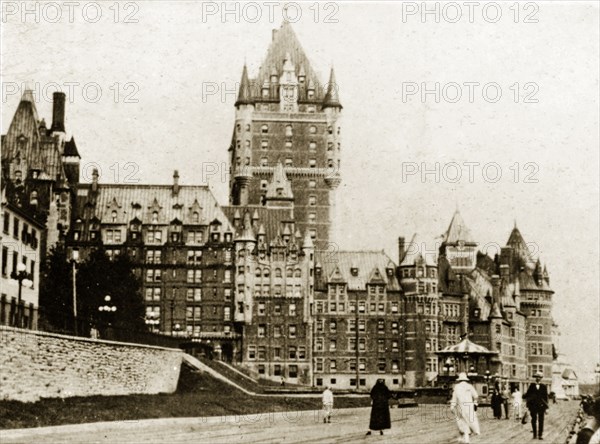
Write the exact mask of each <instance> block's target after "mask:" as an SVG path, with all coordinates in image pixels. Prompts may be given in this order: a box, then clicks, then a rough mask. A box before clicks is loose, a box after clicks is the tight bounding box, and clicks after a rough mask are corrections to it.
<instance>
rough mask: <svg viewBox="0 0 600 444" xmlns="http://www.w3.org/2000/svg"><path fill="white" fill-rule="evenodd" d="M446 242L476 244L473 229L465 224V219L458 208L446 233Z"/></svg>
mask: <svg viewBox="0 0 600 444" xmlns="http://www.w3.org/2000/svg"><path fill="white" fill-rule="evenodd" d="M444 242H445V243H447V244H458V243H459V242H464V243H465V244H471V245H476V242H475V241H474V240H473V237H472V235H471V231H470V230H469V228H468V227H467V225H466V224H465V221H464V220H463V218H462V216H461V214H460V211H458V210H456V212H455V213H454V216H452V220H451V221H450V225H449V226H448V230H447V231H446V233H445V234H444Z"/></svg>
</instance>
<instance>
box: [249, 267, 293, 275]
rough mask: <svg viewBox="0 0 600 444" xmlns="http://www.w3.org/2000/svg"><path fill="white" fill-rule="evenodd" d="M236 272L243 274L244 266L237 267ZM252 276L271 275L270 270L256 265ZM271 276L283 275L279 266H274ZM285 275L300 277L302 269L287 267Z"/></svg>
mask: <svg viewBox="0 0 600 444" xmlns="http://www.w3.org/2000/svg"><path fill="white" fill-rule="evenodd" d="M238 272H239V274H244V268H243V267H238ZM254 276H256V277H257V278H259V277H261V276H262V277H263V278H269V277H270V276H271V270H270V269H269V268H260V267H257V268H256V269H255V270H254ZM273 276H274V277H276V278H281V277H283V271H282V269H281V268H275V269H274V270H273ZM285 276H286V277H288V278H291V277H296V278H300V277H302V270H301V269H300V268H295V269H293V268H287V269H286V271H285Z"/></svg>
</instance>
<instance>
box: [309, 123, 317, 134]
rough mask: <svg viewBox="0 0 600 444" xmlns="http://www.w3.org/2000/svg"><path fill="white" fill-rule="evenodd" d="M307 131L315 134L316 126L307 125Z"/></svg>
mask: <svg viewBox="0 0 600 444" xmlns="http://www.w3.org/2000/svg"><path fill="white" fill-rule="evenodd" d="M308 132H309V133H310V134H317V127H316V126H314V125H311V126H310V127H309V129H308Z"/></svg>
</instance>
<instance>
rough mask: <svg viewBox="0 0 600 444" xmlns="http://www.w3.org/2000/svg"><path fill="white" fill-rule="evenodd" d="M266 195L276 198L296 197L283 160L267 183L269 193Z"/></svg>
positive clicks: (268, 197)
mask: <svg viewBox="0 0 600 444" xmlns="http://www.w3.org/2000/svg"><path fill="white" fill-rule="evenodd" d="M265 197H266V198H267V199H274V200H291V199H293V198H294V194H293V193H292V184H291V183H290V181H289V180H288V178H287V175H286V174H285V170H284V169H283V164H282V163H281V162H279V163H278V164H277V166H276V167H275V171H274V172H273V176H272V177H271V180H270V181H269V183H268V184H267V193H266V196H265Z"/></svg>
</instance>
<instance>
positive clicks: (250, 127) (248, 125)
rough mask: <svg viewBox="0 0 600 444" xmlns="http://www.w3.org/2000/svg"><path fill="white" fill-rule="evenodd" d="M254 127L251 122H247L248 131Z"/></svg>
mask: <svg viewBox="0 0 600 444" xmlns="http://www.w3.org/2000/svg"><path fill="white" fill-rule="evenodd" d="M251 129H252V125H250V124H249V123H247V124H246V131H250V130H251Z"/></svg>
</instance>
